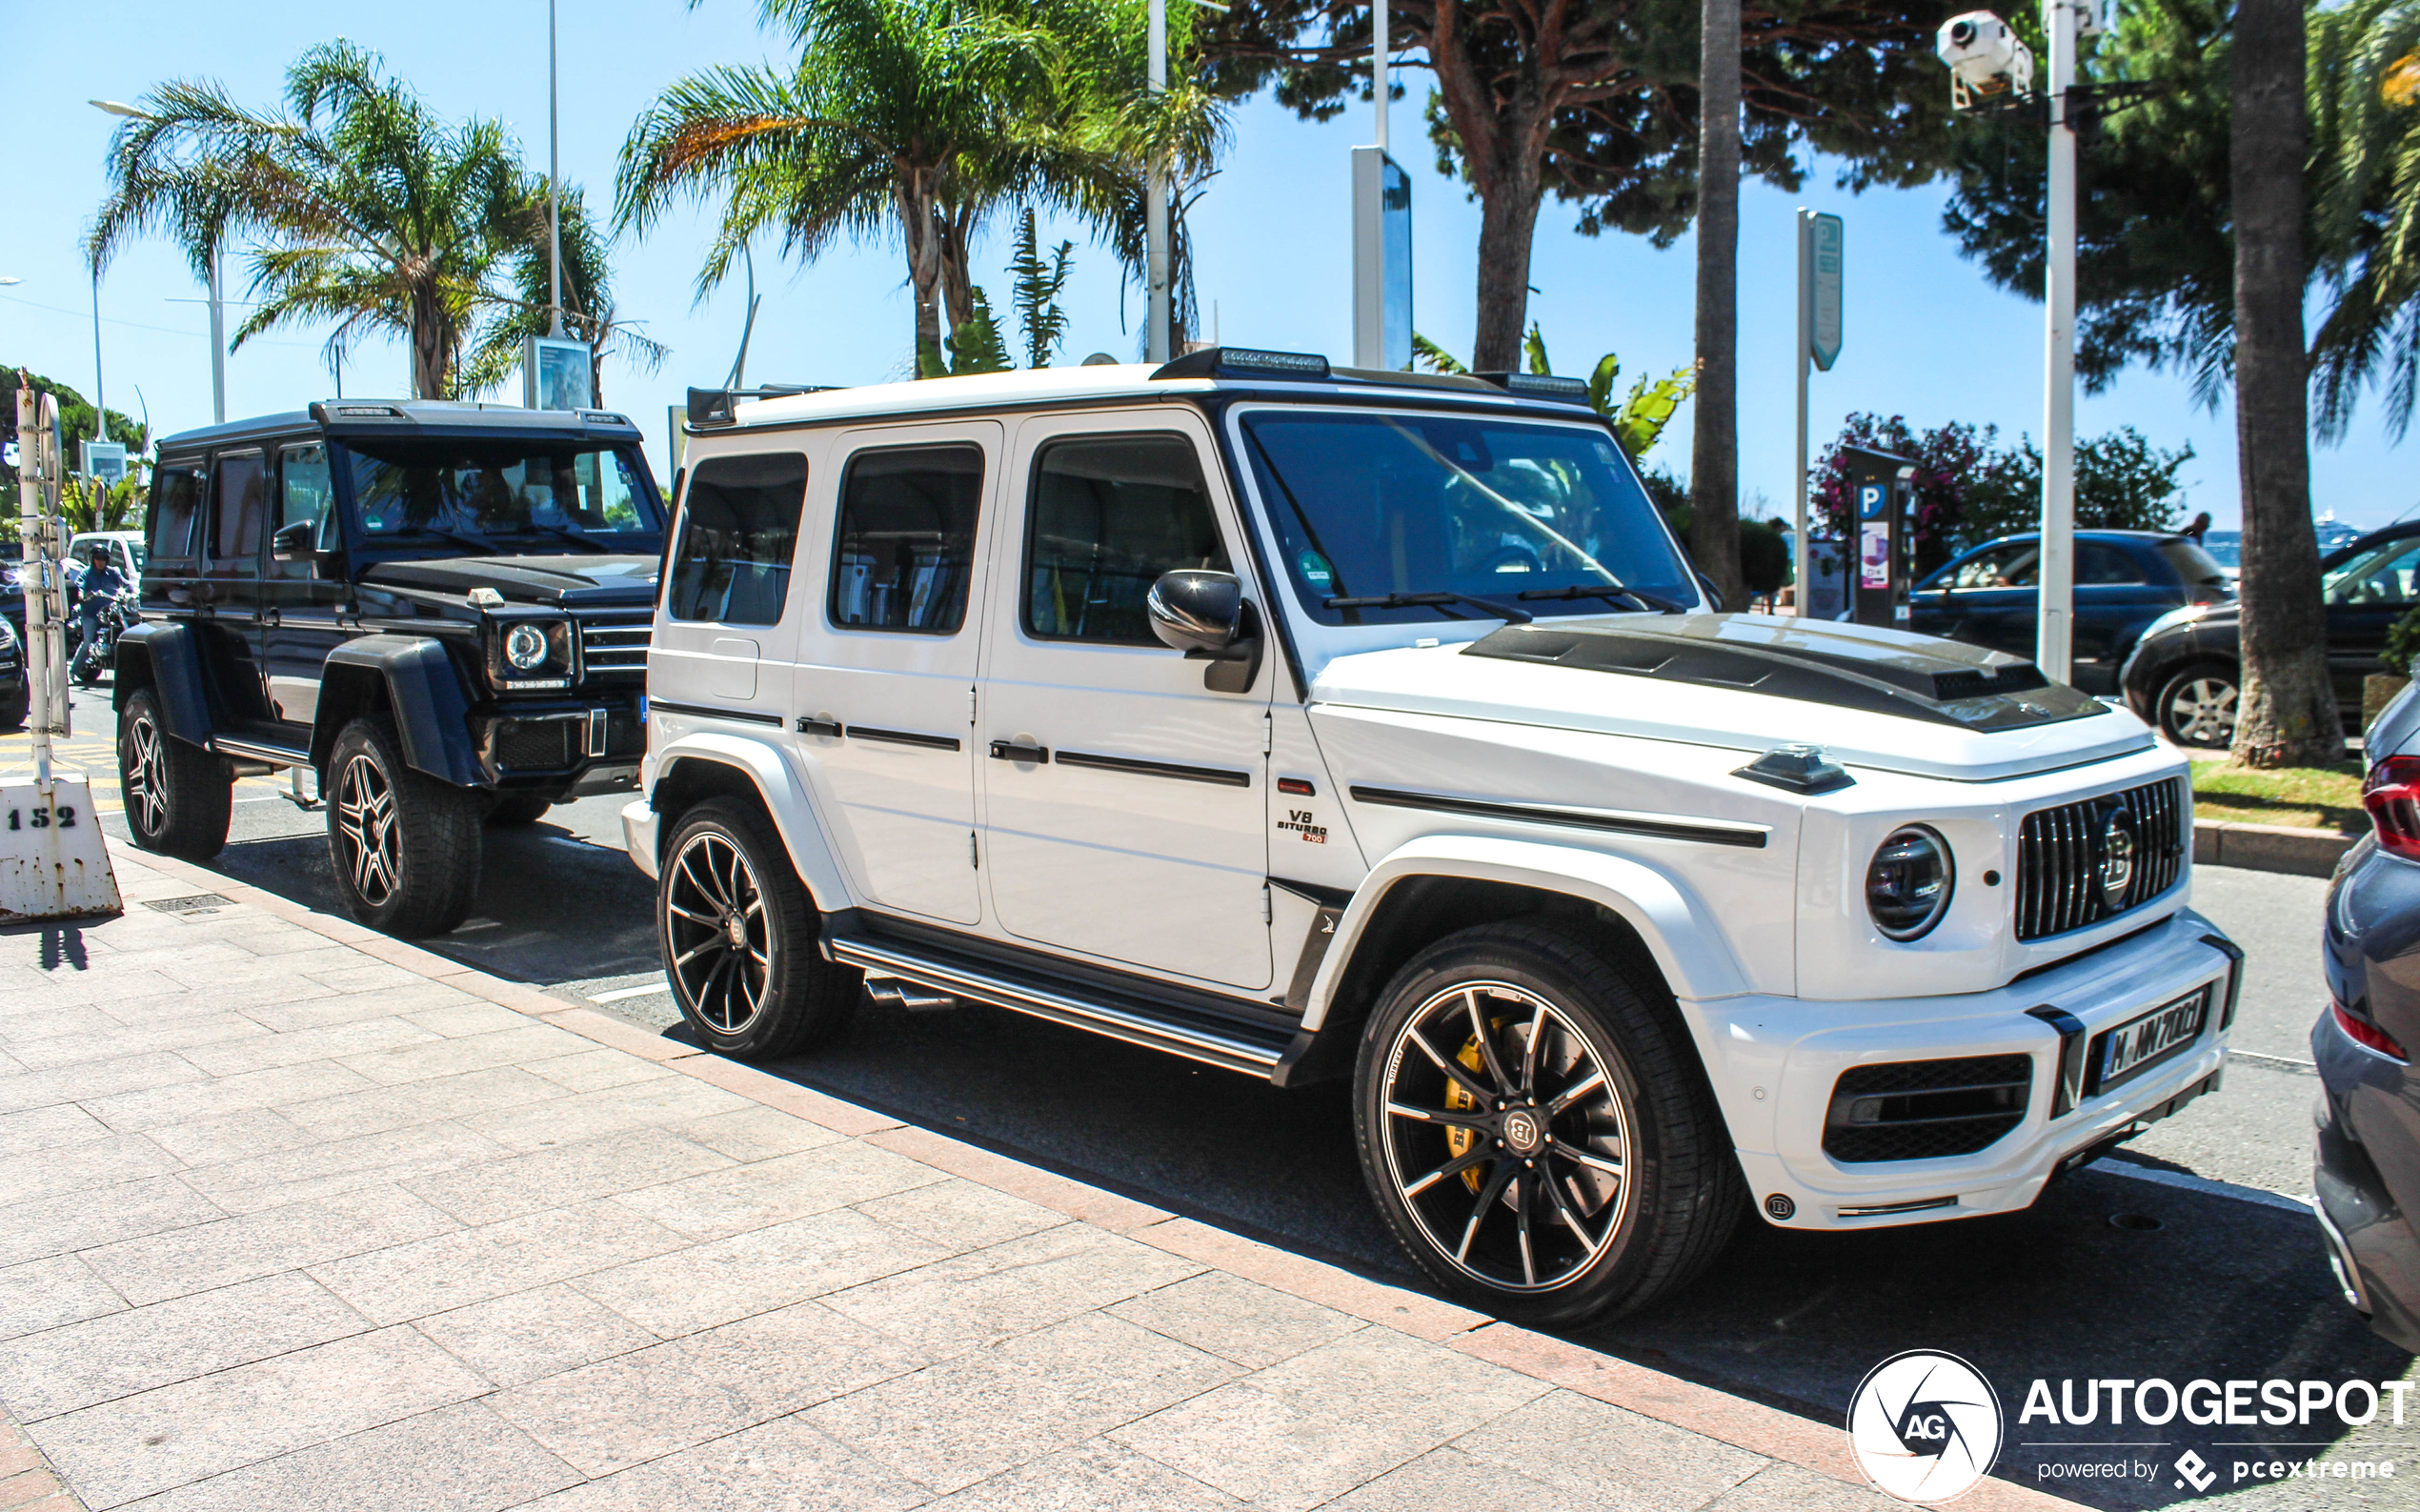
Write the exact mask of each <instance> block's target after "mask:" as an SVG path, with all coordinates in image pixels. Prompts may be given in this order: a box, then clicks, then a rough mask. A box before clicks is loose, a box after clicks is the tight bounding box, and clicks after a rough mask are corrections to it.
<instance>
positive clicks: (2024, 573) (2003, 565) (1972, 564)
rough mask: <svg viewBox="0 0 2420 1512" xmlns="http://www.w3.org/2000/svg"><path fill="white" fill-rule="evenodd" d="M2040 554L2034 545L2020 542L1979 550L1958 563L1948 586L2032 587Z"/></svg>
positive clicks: (1966, 587)
mask: <svg viewBox="0 0 2420 1512" xmlns="http://www.w3.org/2000/svg"><path fill="white" fill-rule="evenodd" d="M2038 555H2039V553H2038V552H2037V551H2036V550H2035V549H2034V548H2033V547H2031V546H2028V545H2023V544H2019V545H2014V546H1999V547H1994V548H1993V549H1991V550H1990V551H1987V552H1979V553H1977V554H1975V555H1973V556H1971V557H1969V558H1967V559H1966V561H1965V562H1963V563H1961V564H1960V566H1959V568H1958V574H1957V576H1956V577H1955V578H1953V579H1952V580H1951V582H1950V584H1949V586H1950V587H1952V588H1957V589H1963V590H1979V589H1986V588H2031V587H2032V586H2033V572H2034V563H2035V560H2036V558H2037V556H2038Z"/></svg>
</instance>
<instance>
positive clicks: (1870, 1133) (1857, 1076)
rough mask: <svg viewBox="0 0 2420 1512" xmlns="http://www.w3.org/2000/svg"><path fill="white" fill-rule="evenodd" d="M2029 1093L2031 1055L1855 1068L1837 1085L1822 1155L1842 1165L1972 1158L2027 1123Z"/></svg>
mask: <svg viewBox="0 0 2420 1512" xmlns="http://www.w3.org/2000/svg"><path fill="white" fill-rule="evenodd" d="M2032 1094H2033V1058H2032V1057H2031V1056H2025V1055H2014V1056H1968V1057H1965V1058H1959V1059H1955V1060H1901V1061H1896V1062H1893V1063H1891V1064H1889V1065H1880V1066H1856V1067H1852V1068H1851V1069H1849V1070H1848V1071H1846V1072H1845V1073H1843V1075H1842V1076H1841V1079H1840V1080H1839V1081H1838V1082H1836V1083H1834V1084H1833V1086H1832V1102H1831V1107H1830V1109H1829V1110H1828V1111H1827V1112H1826V1113H1825V1116H1824V1153H1825V1154H1826V1155H1828V1156H1830V1157H1831V1158H1832V1159H1835V1160H1839V1161H1842V1162H1843V1163H1845V1164H1860V1163H1864V1162H1867V1161H1873V1160H1937V1159H1942V1158H1943V1157H1945V1156H1951V1155H1972V1154H1974V1153H1975V1152H1976V1151H1977V1150H1980V1149H1982V1148H1983V1147H1984V1146H1986V1145H1987V1144H1989V1143H1991V1142H1992V1141H1993V1140H1994V1139H1999V1138H2000V1137H2001V1136H2002V1135H2005V1134H2007V1132H2008V1131H2009V1130H2011V1129H2013V1128H2015V1127H2016V1126H2017V1125H2018V1123H2019V1122H2021V1121H2022V1120H2023V1119H2024V1118H2025V1110H2026V1101H2027V1099H2029V1098H2030V1097H2031V1096H2032Z"/></svg>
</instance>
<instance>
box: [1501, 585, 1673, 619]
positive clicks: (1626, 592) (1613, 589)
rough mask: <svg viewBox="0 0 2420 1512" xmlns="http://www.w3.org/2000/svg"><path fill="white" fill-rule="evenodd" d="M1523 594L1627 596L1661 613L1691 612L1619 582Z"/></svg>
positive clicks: (1574, 596)
mask: <svg viewBox="0 0 2420 1512" xmlns="http://www.w3.org/2000/svg"><path fill="white" fill-rule="evenodd" d="M1521 596H1522V597H1523V598H1533V599H1534V598H1626V599H1628V600H1630V601H1631V602H1632V603H1634V604H1636V605H1638V606H1639V607H1640V608H1641V609H1644V610H1648V611H1651V612H1653V613H1655V614H1659V615H1685V614H1687V613H1688V612H1689V610H1688V606H1687V605H1686V604H1676V603H1674V602H1673V601H1672V600H1671V599H1669V598H1665V597H1664V596H1663V595H1660V594H1643V593H1641V592H1639V590H1637V589H1635V588H1624V587H1623V586H1622V585H1621V584H1619V583H1606V584H1603V585H1602V586H1600V585H1597V584H1594V583H1582V584H1580V585H1579V586H1577V587H1574V588H1529V589H1523V591H1522V594H1521Z"/></svg>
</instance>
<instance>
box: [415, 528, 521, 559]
mask: <svg viewBox="0 0 2420 1512" xmlns="http://www.w3.org/2000/svg"><path fill="white" fill-rule="evenodd" d="M408 528H409V529H411V530H413V531H415V532H417V533H418V534H422V535H441V536H443V537H445V538H446V539H447V540H450V541H452V542H454V545H456V546H469V547H473V548H475V549H476V550H479V551H483V552H485V553H487V554H489V555H490V556H501V555H503V553H502V552H500V551H498V550H496V546H495V542H494V541H491V540H486V539H483V538H481V537H479V536H476V535H465V534H462V533H461V532H460V531H450V530H447V529H446V528H445V527H444V526H442V525H413V526H410V527H408Z"/></svg>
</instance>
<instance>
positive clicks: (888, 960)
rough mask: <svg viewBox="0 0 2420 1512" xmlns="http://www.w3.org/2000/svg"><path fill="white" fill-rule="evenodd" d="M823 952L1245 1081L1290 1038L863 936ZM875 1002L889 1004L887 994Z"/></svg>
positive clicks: (838, 940)
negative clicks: (1083, 994) (1085, 993)
mask: <svg viewBox="0 0 2420 1512" xmlns="http://www.w3.org/2000/svg"><path fill="white" fill-rule="evenodd" d="M824 949H825V952H826V954H828V955H829V956H830V957H831V958H833V959H834V960H836V961H838V962H840V963H841V964H842V965H846V966H860V967H863V968H864V969H865V972H866V975H867V976H868V977H870V978H897V980H898V981H900V982H914V983H916V984H917V985H918V986H922V987H929V988H931V989H933V990H934V991H935V992H937V993H942V994H946V995H948V996H950V997H953V998H965V999H967V1000H969V1001H973V1002H981V1003H989V1004H991V1005H992V1006H993V1007H995V1008H1006V1009H1009V1010H1010V1011H1012V1012H1014V1013H1021V1014H1030V1015H1032V1016H1033V1017H1034V1018H1047V1019H1049V1020H1050V1021H1051V1022H1053V1023H1060V1024H1066V1025H1068V1026H1069V1027H1070V1028H1075V1029H1084V1030H1089V1031H1091V1032H1092V1033H1094V1034H1097V1035H1106V1036H1108V1037H1109V1038H1112V1039H1123V1040H1124V1041H1126V1042H1127V1043H1128V1044H1133V1045H1142V1046H1144V1047H1146V1048H1147V1049H1152V1050H1160V1051H1165V1052H1166V1053H1168V1054H1169V1055H1175V1056H1182V1057H1184V1058H1186V1059H1188V1060H1199V1061H1200V1062H1202V1063H1203V1064H1204V1065H1213V1066H1222V1067H1224V1068H1225V1069H1227V1070H1229V1071H1240V1072H1242V1073H1243V1074H1245V1075H1246V1076H1253V1077H1261V1078H1266V1077H1267V1076H1268V1075H1269V1074H1270V1073H1271V1072H1272V1071H1274V1070H1275V1069H1276V1068H1277V1063H1278V1059H1279V1058H1280V1057H1281V1056H1283V1055H1284V1054H1285V1048H1286V1044H1287V1042H1288V1040H1289V1039H1290V1038H1291V1033H1290V1032H1278V1031H1268V1032H1264V1033H1261V1034H1256V1033H1254V1032H1253V1030H1252V1029H1251V1028H1249V1027H1247V1026H1244V1025H1241V1024H1216V1023H1212V1022H1208V1021H1206V1020H1205V1019H1203V1018H1201V1017H1200V1016H1198V1015H1194V1014H1189V1013H1184V1012H1183V1011H1182V1010H1177V1011H1172V1012H1163V1011H1159V1010H1157V1009H1156V1008H1155V1005H1153V1004H1151V1003H1149V1002H1147V1001H1144V1000H1143V999H1140V998H1127V997H1125V996H1124V995H1122V994H1120V995H1119V1000H1117V1001H1109V1000H1105V999H1103V998H1079V997H1077V996H1075V995H1073V994H1072V993H1071V992H1069V991H1068V990H1067V988H1066V987H1065V985H1064V984H1061V983H1056V982H1052V983H1045V982H1044V981H1042V980H1041V979H1039V978H1036V977H1032V976H1029V975H1028V974H1026V973H1023V972H1018V971H1016V970H1014V969H1013V968H1005V967H999V966H995V965H992V964H990V963H989V962H982V963H977V962H973V961H967V960H962V959H956V958H942V957H941V956H939V955H938V954H928V953H926V952H922V951H918V950H915V949H912V948H909V947H906V946H902V945H899V944H897V943H894V942H892V941H890V940H876V939H870V938H868V937H864V936H862V935H841V936H836V937H833V938H831V939H830V940H828V941H827V942H826V943H825V947H824ZM884 985H885V986H886V987H887V986H888V985H890V984H887V983H886V984H884ZM882 997H883V998H884V1000H896V999H895V998H892V996H891V994H890V993H889V992H888V991H886V992H884V993H883V995H882ZM903 1006H911V1007H912V1006H914V1005H913V1004H903Z"/></svg>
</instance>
